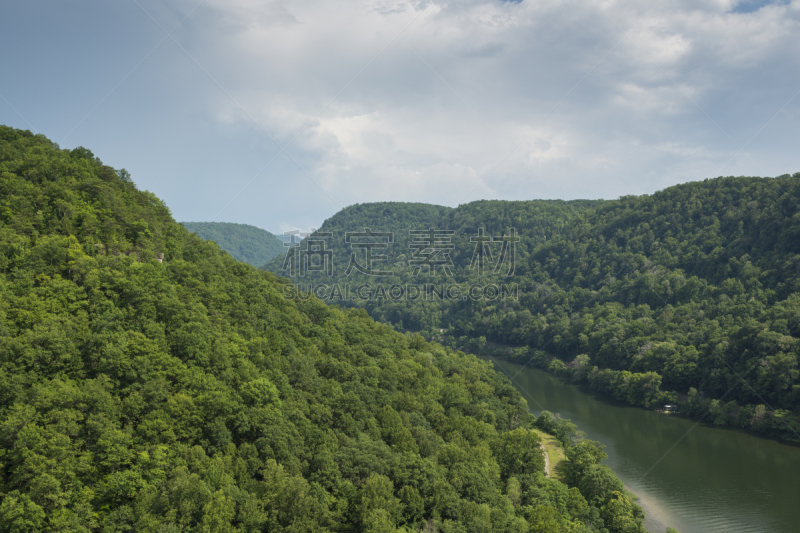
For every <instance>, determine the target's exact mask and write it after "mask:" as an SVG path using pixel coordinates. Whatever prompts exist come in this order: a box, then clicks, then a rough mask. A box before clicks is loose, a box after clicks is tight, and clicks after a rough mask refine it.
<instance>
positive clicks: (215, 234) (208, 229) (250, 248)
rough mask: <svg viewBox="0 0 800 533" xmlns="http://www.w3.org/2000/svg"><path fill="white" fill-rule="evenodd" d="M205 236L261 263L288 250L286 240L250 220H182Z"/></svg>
mask: <svg viewBox="0 0 800 533" xmlns="http://www.w3.org/2000/svg"><path fill="white" fill-rule="evenodd" d="M181 224H182V225H183V226H184V227H185V228H186V229H188V230H189V231H191V232H192V233H197V235H198V236H199V237H200V238H201V239H207V240H212V241H214V242H215V243H217V245H218V246H219V247H220V248H222V249H223V250H225V251H226V252H228V253H229V254H231V255H232V256H233V258H234V259H237V260H239V261H241V262H243V263H247V264H249V265H253V266H254V267H260V266H261V265H264V264H266V263H267V262H268V261H269V260H270V259H272V258H273V257H277V256H282V255H283V254H284V253H286V248H285V247H284V246H283V241H281V240H280V239H278V238H277V237H276V236H275V235H273V234H272V233H270V232H268V231H265V230H263V229H261V228H257V227H255V226H249V225H247V224H235V223H233V222H181Z"/></svg>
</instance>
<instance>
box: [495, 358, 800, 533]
mask: <svg viewBox="0 0 800 533" xmlns="http://www.w3.org/2000/svg"><path fill="white" fill-rule="evenodd" d="M493 363H494V366H495V369H496V370H498V371H500V372H503V373H504V374H505V375H507V376H508V377H509V379H511V382H512V384H513V385H514V387H515V388H516V389H517V390H519V391H520V392H522V393H523V396H524V397H525V398H526V399H527V401H528V404H529V407H530V409H531V412H532V413H533V414H534V415H537V416H540V415H541V413H542V411H544V410H546V411H550V412H552V413H560V414H561V417H562V418H563V419H569V420H571V422H572V423H573V424H575V425H576V426H577V428H578V429H580V430H581V431H583V432H585V433H586V438H587V439H590V440H593V441H597V442H600V443H601V444H603V445H605V446H606V450H605V451H606V453H607V454H608V456H609V458H608V460H607V461H605V464H606V465H607V466H608V467H609V468H611V469H612V470H613V471H614V473H615V474H616V475H617V477H619V479H620V480H621V481H622V482H623V483H624V484H625V487H626V489H627V490H628V491H630V492H632V493H633V494H635V495H636V496H637V497H638V498H639V504H640V505H641V506H642V507H643V508H644V510H645V513H646V515H647V517H646V520H645V525H646V527H647V528H648V530H650V531H652V532H653V533H658V532H663V531H664V529H665V527H666V526H667V525H669V526H672V527H674V528H676V529H677V530H678V531H680V532H681V533H727V532H728V531H736V532H744V533H777V532H779V533H790V532H796V531H797V524H798V523H800V507H798V506H797V501H800V485H799V484H797V483H796V480H795V479H793V477H792V475H791V473H792V472H800V448H798V447H795V446H786V445H784V444H780V443H778V442H776V441H774V440H769V439H763V438H759V437H757V436H755V435H752V434H748V433H745V432H741V431H730V430H729V429H724V428H721V427H719V426H713V425H705V424H695V423H694V422H693V421H692V420H687V419H684V418H681V417H677V416H672V415H670V416H662V415H660V414H658V413H656V412H655V411H653V410H648V409H641V408H638V407H633V406H630V405H627V404H623V403H621V402H616V401H607V400H605V399H603V398H602V397H601V396H600V395H598V394H592V393H590V392H587V391H586V389H585V388H584V387H579V386H575V385H572V384H568V383H565V381H564V380H563V379H560V378H557V377H556V376H554V375H552V374H550V373H547V372H544V371H542V370H539V369H534V368H530V367H528V368H525V367H523V366H522V365H518V364H514V363H509V362H507V361H504V360H502V359H494V360H493ZM787 474H788V475H787Z"/></svg>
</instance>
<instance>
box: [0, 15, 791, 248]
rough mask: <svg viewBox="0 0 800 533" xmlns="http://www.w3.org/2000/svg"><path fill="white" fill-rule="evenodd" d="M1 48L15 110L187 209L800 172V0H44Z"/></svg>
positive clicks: (238, 217) (591, 192) (262, 223)
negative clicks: (264, 0) (159, 0)
mask: <svg viewBox="0 0 800 533" xmlns="http://www.w3.org/2000/svg"><path fill="white" fill-rule="evenodd" d="M162 28H163V29H162ZM169 32H172V33H171V35H170V37H167V33H169ZM0 47H2V51H3V53H2V54H1V55H0V67H1V68H2V70H0V72H2V76H0V96H1V97H2V99H0V123H3V124H7V125H11V126H14V127H18V128H25V129H31V130H32V131H34V132H36V133H43V134H45V135H46V136H48V137H49V138H51V139H53V140H54V141H55V142H57V143H59V144H60V145H61V146H62V147H67V148H72V147H75V146H79V145H82V146H86V147H87V148H90V149H91V150H92V151H93V152H94V153H95V154H96V155H97V156H98V157H100V158H101V159H102V160H103V161H104V162H105V163H107V164H109V165H111V166H113V167H115V168H126V169H127V170H128V171H130V172H131V174H132V176H133V179H134V181H135V182H136V183H137V185H138V186H139V187H140V188H143V189H148V190H151V191H153V192H155V193H156V194H157V195H158V196H159V197H161V198H163V199H164V200H165V201H166V202H167V204H168V205H169V206H170V208H171V209H172V211H173V214H174V215H175V218H176V219H178V220H190V221H209V220H217V221H229V222H240V223H247V224H252V225H255V226H259V227H262V228H265V229H268V230H270V231H274V232H280V231H284V230H289V229H295V228H298V229H308V228H310V227H312V226H319V224H320V223H321V222H322V221H323V220H324V219H325V218H327V217H329V216H331V215H333V214H334V213H335V212H336V211H338V210H339V209H341V208H342V207H344V206H347V205H350V204H353V203H357V202H359V203H361V202H369V201H386V200H402V201H419V202H431V203H437V204H442V205H451V206H455V205H458V204H460V203H465V202H469V201H472V200H476V199H480V198H500V199H534V198H565V199H572V198H616V197H618V196H620V195H625V194H643V193H651V192H654V191H656V190H659V189H662V188H664V187H667V186H670V185H673V184H676V183H682V182H686V181H691V180H700V179H705V178H711V177H715V176H719V175H761V176H775V175H780V174H784V173H793V172H798V171H800V150H799V149H798V146H800V143H799V142H798V141H800V127H799V126H800V96H798V94H797V93H798V91H800V68H798V67H800V54H798V50H800V0H793V1H792V2H784V1H781V2H761V1H745V2H733V1H724V0H717V1H704V0H698V1H692V2H690V1H671V0H662V1H661V2H633V1H624V0H621V1H614V2H610V1H606V2H597V1H579V0H543V1H538V2H530V1H529V0H523V1H522V2H498V1H479V0H467V1H463V2H450V3H444V2H426V1H419V2H416V1H410V2H407V1H399V2H395V1H388V0H387V1H373V0H362V1H359V2H326V3H311V2H304V1H301V0H293V1H290V2H259V1H254V0H226V1H223V0H205V1H199V0H191V1H189V0H186V1H184V0H175V1H166V2H164V1H161V2H156V1H153V0H135V1H134V0H120V1H117V2H99V1H95V2H88V1H80V0H76V1H72V2H61V1H58V2H56V1H52V2H43V1H36V0H31V1H28V2H21V3H16V5H15V3H11V2H5V3H3V5H2V7H0Z"/></svg>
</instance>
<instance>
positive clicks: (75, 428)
mask: <svg viewBox="0 0 800 533" xmlns="http://www.w3.org/2000/svg"><path fill="white" fill-rule="evenodd" d="M288 283H289V282H288V281H287V280H286V279H283V278H279V277H276V276H275V275H273V274H271V273H269V272H265V271H263V270H258V269H256V268H253V267H252V266H250V265H247V264H245V263H241V262H239V261H236V260H235V259H234V258H232V257H231V256H230V255H228V254H227V253H225V252H223V251H221V250H220V248H219V247H218V246H217V245H216V244H215V243H213V242H211V241H205V240H203V239H201V238H199V237H198V236H197V235H195V234H192V233H190V232H189V231H188V230H186V229H185V228H184V227H182V226H181V225H180V224H178V223H176V222H175V221H174V220H173V219H172V217H171V214H170V211H169V209H168V208H167V207H166V206H165V205H164V204H163V203H162V202H161V201H160V200H159V199H158V198H156V197H155V196H154V195H153V194H152V193H149V192H143V191H139V190H137V189H136V187H135V186H134V184H133V182H132V180H131V177H130V175H129V174H128V173H127V172H126V171H124V170H114V169H112V168H110V167H108V166H105V165H103V164H102V162H101V161H100V160H99V159H98V158H97V157H95V156H94V155H93V154H92V152H90V151H89V150H87V149H85V148H76V149H73V150H67V149H61V148H59V147H58V146H57V145H55V144H54V143H52V142H51V141H49V140H48V139H46V138H45V137H43V136H41V135H33V134H31V133H30V132H28V131H20V130H14V129H11V128H8V127H0V382H1V383H2V384H3V386H2V388H0V532H38V531H42V532H56V531H58V532H90V531H97V532H100V531H102V532H109V533H110V532H125V531H137V532H156V531H158V532H236V531H239V532H255V531H270V532H293V533H295V532H309V533H310V532H325V531H329V532H356V531H358V532H372V533H384V532H398V531H406V532H411V531H415V532H418V531H426V532H431V533H432V532H434V531H438V532H443V533H484V532H541V533H544V532H558V531H561V532H587V531H597V532H609V533H610V532H626V533H628V532H640V531H644V528H643V526H642V519H643V514H642V510H641V508H640V507H639V506H638V505H637V504H636V503H635V499H634V497H633V496H632V495H631V494H629V493H627V492H626V491H625V490H624V488H623V486H622V483H621V482H620V481H619V479H617V478H616V476H615V475H614V474H613V472H611V470H610V469H609V468H608V467H606V466H605V465H603V464H602V462H603V460H604V459H605V457H606V455H605V454H604V452H603V449H602V446H600V445H599V444H597V443H594V442H591V441H588V440H585V439H583V438H582V435H581V433H580V432H579V431H577V429H576V428H575V427H574V426H573V425H572V424H570V423H569V422H567V421H563V420H560V419H559V418H558V417H556V416H551V415H550V414H548V413H544V414H542V415H541V416H540V417H538V418H534V417H532V416H531V415H529V414H528V411H527V405H526V403H525V401H524V400H523V399H522V397H521V396H520V395H519V393H518V392H517V391H516V390H515V389H514V387H513V386H512V385H511V383H510V382H509V381H508V380H507V379H506V378H505V377H503V376H501V375H500V374H498V373H496V372H494V371H493V370H492V368H491V366H490V365H489V364H488V363H485V362H481V361H480V360H478V359H477V358H475V357H474V356H472V355H467V354H465V353H463V352H461V351H454V350H452V349H450V348H447V347H445V346H442V345H440V344H437V343H431V342H428V341H426V340H425V339H424V338H423V337H422V336H420V335H408V334H403V333H400V332H397V331H395V329H393V328H392V327H389V326H387V325H384V324H381V323H378V322H375V321H373V320H372V319H371V318H369V316H368V315H367V313H366V312H365V311H364V310H363V309H357V308H351V309H342V308H337V307H335V306H328V305H325V304H324V303H322V302H320V301H319V300H316V299H308V298H295V299H287V298H285V297H284V293H285V288H286V287H287V286H289V285H287V284H288ZM534 427H536V428H538V429H541V430H544V431H546V432H549V433H551V434H554V435H556V436H558V438H559V439H560V440H561V442H562V444H563V446H564V448H565V450H566V454H567V457H568V461H567V464H566V470H565V483H562V482H560V481H558V480H556V479H553V478H550V477H547V476H545V474H544V459H543V455H542V452H541V449H540V447H539V445H540V438H539V437H538V436H537V434H536V433H535V432H534V431H533V428H534Z"/></svg>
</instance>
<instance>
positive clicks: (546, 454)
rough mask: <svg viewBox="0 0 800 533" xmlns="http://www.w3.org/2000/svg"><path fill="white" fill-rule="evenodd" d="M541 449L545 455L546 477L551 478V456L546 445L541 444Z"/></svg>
mask: <svg viewBox="0 0 800 533" xmlns="http://www.w3.org/2000/svg"><path fill="white" fill-rule="evenodd" d="M539 448H541V449H542V453H543V454H544V476H545V477H550V454H548V453H547V450H545V449H544V443H542V444H540V445H539Z"/></svg>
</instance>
